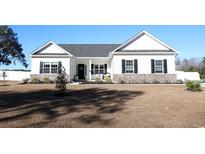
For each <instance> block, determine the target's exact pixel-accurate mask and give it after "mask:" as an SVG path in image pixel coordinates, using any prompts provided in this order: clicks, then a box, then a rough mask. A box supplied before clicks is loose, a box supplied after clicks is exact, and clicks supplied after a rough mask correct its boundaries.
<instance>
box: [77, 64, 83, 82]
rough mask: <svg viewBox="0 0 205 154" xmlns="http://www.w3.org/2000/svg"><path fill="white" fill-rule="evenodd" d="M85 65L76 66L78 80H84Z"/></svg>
mask: <svg viewBox="0 0 205 154" xmlns="http://www.w3.org/2000/svg"><path fill="white" fill-rule="evenodd" d="M84 71H85V65H84V64H78V79H85V73H84Z"/></svg>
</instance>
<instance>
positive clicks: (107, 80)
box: [104, 76, 113, 83]
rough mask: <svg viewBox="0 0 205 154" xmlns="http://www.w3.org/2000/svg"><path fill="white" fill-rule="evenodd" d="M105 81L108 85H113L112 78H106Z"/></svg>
mask: <svg viewBox="0 0 205 154" xmlns="http://www.w3.org/2000/svg"><path fill="white" fill-rule="evenodd" d="M104 80H105V82H106V83H113V82H112V79H111V78H110V77H108V76H106V77H105V78H104Z"/></svg>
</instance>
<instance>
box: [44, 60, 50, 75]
mask: <svg viewBox="0 0 205 154" xmlns="http://www.w3.org/2000/svg"><path fill="white" fill-rule="evenodd" d="M43 73H50V62H44V63H43Z"/></svg>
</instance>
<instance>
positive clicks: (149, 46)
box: [30, 31, 177, 83]
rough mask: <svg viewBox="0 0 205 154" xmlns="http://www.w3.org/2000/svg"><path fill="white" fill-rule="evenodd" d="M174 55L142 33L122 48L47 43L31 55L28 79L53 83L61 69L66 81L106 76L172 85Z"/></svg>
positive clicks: (119, 46)
mask: <svg viewBox="0 0 205 154" xmlns="http://www.w3.org/2000/svg"><path fill="white" fill-rule="evenodd" d="M176 55H177V51H176V50H175V49H173V48H172V47H170V46H169V45H167V44H165V43H164V42H162V41H160V40H159V39H157V38H156V37H154V36H152V35H151V34H149V33H148V32H146V31H142V32H140V33H139V34H137V35H136V36H134V37H133V38H131V39H129V40H128V41H126V42H125V43H123V44H56V43H54V42H53V41H49V42H47V43H46V44H44V45H43V46H41V47H40V48H38V49H36V50H35V51H34V52H32V53H31V55H30V56H31V58H32V66H31V78H33V77H38V78H40V79H42V78H44V77H49V78H51V79H54V78H55V77H56V75H57V73H58V68H59V67H61V65H62V66H63V67H64V68H65V70H66V74H67V79H68V81H71V80H73V79H74V77H75V76H78V78H79V79H85V80H94V79H95V78H96V76H100V77H103V75H109V76H110V77H111V79H112V80H113V81H114V82H125V83H143V82H154V81H159V82H162V83H165V82H171V83H173V82H176V80H177V75H176V71H175V56H176Z"/></svg>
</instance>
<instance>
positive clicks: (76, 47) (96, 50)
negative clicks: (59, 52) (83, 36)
mask: <svg viewBox="0 0 205 154" xmlns="http://www.w3.org/2000/svg"><path fill="white" fill-rule="evenodd" d="M58 45H59V46H60V47H61V48H63V49H64V50H66V51H68V52H69V53H71V54H72V55H74V56H76V57H107V56H108V55H109V53H110V52H111V51H113V50H114V49H116V48H117V47H119V46H120V45H121V44H58Z"/></svg>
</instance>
